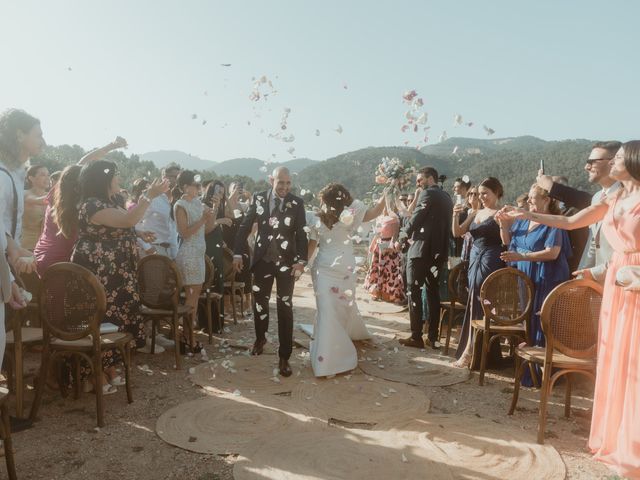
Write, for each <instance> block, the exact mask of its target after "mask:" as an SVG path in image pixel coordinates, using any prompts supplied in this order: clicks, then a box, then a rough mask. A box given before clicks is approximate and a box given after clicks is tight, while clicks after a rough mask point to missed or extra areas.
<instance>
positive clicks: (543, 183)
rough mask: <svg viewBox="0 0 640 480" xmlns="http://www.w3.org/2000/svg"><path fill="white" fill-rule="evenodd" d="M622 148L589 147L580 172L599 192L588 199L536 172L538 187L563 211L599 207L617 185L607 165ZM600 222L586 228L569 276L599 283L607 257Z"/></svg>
mask: <svg viewBox="0 0 640 480" xmlns="http://www.w3.org/2000/svg"><path fill="white" fill-rule="evenodd" d="M621 146H622V143H621V142H618V141H608V142H597V143H595V144H594V145H593V146H592V147H591V153H590V154H589V158H588V159H587V161H586V164H585V166H584V169H585V170H586V172H587V174H588V176H589V183H593V184H598V185H600V187H601V189H600V190H599V191H598V192H596V193H595V194H594V195H593V196H591V195H590V194H589V193H588V192H583V191H581V190H577V189H575V188H571V187H569V186H567V185H561V184H560V183H558V182H554V181H553V179H552V177H551V176H549V175H543V174H542V172H539V173H540V174H539V175H538V178H537V182H538V185H539V186H540V187H542V188H544V189H545V190H548V191H549V195H550V196H551V197H553V198H556V199H558V200H559V201H561V202H563V203H564V204H565V205H566V206H567V207H574V208H577V209H578V210H581V209H583V208H586V207H588V206H589V205H595V204H597V203H600V202H601V201H602V199H603V198H604V197H610V196H611V195H612V194H613V193H614V192H615V191H616V190H617V189H618V188H620V183H619V182H616V181H615V180H614V179H612V178H611V177H610V176H609V171H610V169H611V165H609V162H610V161H611V159H612V158H613V157H614V155H615V154H616V152H617V151H618V150H619V149H620V147H621ZM601 226H602V222H598V223H594V224H593V225H591V226H590V227H589V239H588V240H587V247H586V248H585V249H584V252H583V254H582V258H581V260H580V265H579V267H578V270H576V271H575V272H573V275H576V276H582V277H583V278H588V279H593V280H596V281H598V282H601V283H602V282H603V281H604V277H605V274H606V270H607V262H608V261H609V258H610V257H611V253H612V249H611V245H609V242H608V241H607V239H606V237H605V236H604V235H602V234H601V233H600V227H601Z"/></svg>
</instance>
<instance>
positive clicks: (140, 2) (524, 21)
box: [0, 0, 640, 161]
mask: <svg viewBox="0 0 640 480" xmlns="http://www.w3.org/2000/svg"><path fill="white" fill-rule="evenodd" d="M0 13H1V15H2V18H3V22H2V23H3V26H2V28H1V29H0V55H1V57H2V58H3V60H4V61H3V68H2V73H1V74H0V109H4V108H7V107H10V106H16V107H20V108H24V109H25V110H27V111H29V112H31V113H32V114H34V115H36V116H38V117H39V118H40V119H41V120H42V125H43V130H44V132H45V138H46V139H47V141H48V142H49V143H50V144H62V143H70V144H73V143H76V144H79V145H81V146H83V147H85V148H90V147H94V146H98V145H102V144H104V143H106V142H108V141H109V140H111V139H112V137H114V136H115V135H122V136H124V137H125V138H127V139H128V140H129V143H130V151H131V152H135V153H144V152H147V151H152V150H161V149H175V150H182V151H185V152H188V153H191V154H193V155H198V156H200V157H202V158H206V159H211V160H217V161H221V160H226V159H229V158H234V157H245V156H252V157H258V158H262V159H268V158H276V159H279V160H286V159H289V158H292V155H291V154H289V153H287V149H288V148H290V147H292V146H293V147H294V148H295V149H296V150H295V152H294V155H297V156H301V157H309V158H313V159H324V158H327V157H330V156H333V155H336V154H339V153H342V152H345V151H349V150H355V149H358V148H361V147H366V146H370V145H374V146H382V145H402V144H403V142H404V141H406V140H408V141H409V142H410V145H414V144H416V143H417V141H418V140H419V138H420V136H419V135H417V134H416V135H408V134H405V133H402V132H401V131H400V127H401V126H402V124H403V123H404V117H403V116H404V112H405V110H406V107H405V105H403V103H402V98H401V96H402V93H403V92H404V91H406V90H409V89H416V90H417V92H418V94H419V95H420V96H421V97H422V98H423V99H424V102H425V106H424V111H425V112H427V113H428V115H429V122H428V125H429V126H430V127H431V128H430V131H429V132H430V141H429V143H436V142H437V141H438V137H439V135H440V133H441V132H442V131H443V130H446V131H447V133H448V135H449V136H450V137H451V136H468V137H479V138H486V134H485V132H484V130H483V129H482V125H483V124H485V125H488V126H490V127H491V128H493V129H495V131H496V133H495V135H494V136H495V137H497V138H499V137H507V136H517V135H535V136H538V137H541V138H544V139H548V140H553V139H565V138H590V139H610V138H617V139H621V140H629V139H633V138H640V132H639V131H638V120H637V117H638V113H639V112H640V93H639V90H638V78H640V75H639V73H640V66H639V64H638V62H637V55H638V51H637V49H638V47H639V46H640V42H639V40H640V29H638V28H637V21H638V19H640V15H639V14H640V3H638V2H630V1H615V0H614V1H609V2H606V3H605V2H592V1H577V0H566V1H557V0H556V1H551V0H538V1H535V2H534V1H529V2H523V1H513V0H511V1H507V0H497V1H489V0H487V1H484V2H480V1H477V0H461V1H407V2H377V3H376V4H374V3H373V2H366V1H361V0H357V1H345V0H342V1H337V0H324V1H322V2H310V1H309V2H307V1H302V0H291V1H289V0H282V1H271V2H264V1H234V2H231V1H225V2H222V1H188V0H184V1H182V2H177V1H167V0H155V1H147V0H136V1H124V0H113V1H109V2H97V1H92V0H85V1H70V0H69V1H64V0H63V1H56V2H39V1H34V0H21V1H20V2H14V1H10V0H0ZM221 63H231V64H232V66H231V67H222V66H220V64H221ZM69 68H71V70H69ZM262 75H266V76H267V77H269V78H270V79H271V80H272V82H273V84H274V87H275V88H276V89H277V90H278V93H277V95H274V96H270V97H269V99H268V101H266V102H263V101H261V102H252V101H250V100H249V94H250V93H251V90H252V81H251V78H252V77H260V76H262ZM345 83H346V85H347V89H345V88H344V87H343V84H345ZM205 92H207V94H206V95H205ZM286 107H288V108H290V109H291V113H290V114H289V117H288V123H287V130H286V132H282V133H285V134H287V135H289V134H293V135H294V136H295V141H294V142H291V143H284V142H281V141H278V140H275V139H273V138H269V137H268V133H273V132H278V131H280V118H281V116H282V112H283V109H284V108H286ZM256 113H257V114H258V115H260V116H259V117H257V116H256ZM457 113H459V114H461V115H462V116H463V118H464V120H465V121H473V122H475V125H474V126H473V127H466V126H458V127H454V126H453V118H454V115H455V114H457ZM193 114H197V115H198V119H197V120H192V118H191V117H192V115H193ZM202 119H206V120H207V124H206V125H202V121H201V120H202ZM247 122H251V124H250V125H248V124H247ZM338 125H341V126H342V128H343V133H342V134H338V133H337V132H335V131H334V129H336V128H337V127H338ZM316 129H318V130H320V135H319V136H316V135H315V131H316ZM261 130H262V131H263V132H262V133H261ZM274 154H275V157H273V156H272V155H274Z"/></svg>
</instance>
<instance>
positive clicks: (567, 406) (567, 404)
mask: <svg viewBox="0 0 640 480" xmlns="http://www.w3.org/2000/svg"><path fill="white" fill-rule="evenodd" d="M564 378H565V381H566V382H567V388H566V390H565V392H564V416H565V417H567V418H569V417H570V416H571V374H570V373H567V374H566V375H565V376H564Z"/></svg>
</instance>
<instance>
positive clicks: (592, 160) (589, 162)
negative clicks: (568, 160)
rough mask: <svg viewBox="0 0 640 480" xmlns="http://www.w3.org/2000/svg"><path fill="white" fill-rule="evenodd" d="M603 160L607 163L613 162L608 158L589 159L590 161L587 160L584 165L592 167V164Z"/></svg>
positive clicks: (611, 158)
mask: <svg viewBox="0 0 640 480" xmlns="http://www.w3.org/2000/svg"><path fill="white" fill-rule="evenodd" d="M603 160H606V161H607V162H609V161H611V160H613V157H610V158H590V159H588V160H587V162H586V163H587V165H589V166H592V165H593V164H594V163H596V162H601V161H603Z"/></svg>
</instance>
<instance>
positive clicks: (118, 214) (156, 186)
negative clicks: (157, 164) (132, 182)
mask: <svg viewBox="0 0 640 480" xmlns="http://www.w3.org/2000/svg"><path fill="white" fill-rule="evenodd" d="M167 190H169V181H168V180H160V179H159V178H157V179H155V180H154V181H153V182H152V183H151V185H150V186H149V188H148V189H147V190H146V191H145V193H144V194H143V195H142V196H141V197H140V201H139V202H138V204H137V205H136V206H135V207H134V208H132V209H131V210H129V211H125V210H122V209H120V208H105V209H103V210H100V211H99V212H96V213H95V214H94V215H93V216H92V217H91V219H90V220H91V223H94V224H96V225H105V226H107V227H114V228H133V227H135V226H136V224H137V223H138V222H139V221H140V220H142V217H144V212H146V211H147V208H148V207H149V204H150V203H151V200H153V199H154V198H156V197H157V196H158V195H161V194H163V193H165V192H166V191H167Z"/></svg>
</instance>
